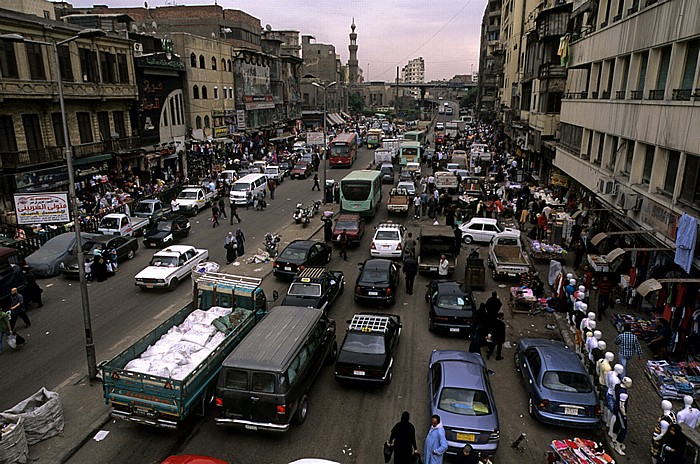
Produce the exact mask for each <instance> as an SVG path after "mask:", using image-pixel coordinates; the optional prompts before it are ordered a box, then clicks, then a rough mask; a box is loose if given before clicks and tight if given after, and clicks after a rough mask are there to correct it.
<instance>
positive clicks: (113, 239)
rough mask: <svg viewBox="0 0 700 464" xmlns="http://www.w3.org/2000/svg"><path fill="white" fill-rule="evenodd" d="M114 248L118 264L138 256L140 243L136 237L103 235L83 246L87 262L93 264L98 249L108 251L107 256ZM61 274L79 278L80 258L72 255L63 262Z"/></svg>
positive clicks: (60, 267)
mask: <svg viewBox="0 0 700 464" xmlns="http://www.w3.org/2000/svg"><path fill="white" fill-rule="evenodd" d="M112 248H114V249H116V250H117V262H118V263H120V262H122V261H126V260H128V259H132V258H133V257H134V256H136V251H137V250H138V249H139V242H138V240H137V239H136V238H134V237H125V236H112V235H103V236H98V237H95V238H92V239H90V241H89V242H88V243H86V244H85V245H83V255H85V261H88V262H92V259H93V257H94V256H95V251H96V250H98V249H102V250H106V251H105V253H107V254H106V255H105V256H108V255H109V250H111V249H112ZM59 269H60V271H61V274H63V275H64V276H67V277H78V258H77V257H76V256H73V255H71V256H70V257H69V258H68V259H66V260H65V261H63V262H62V263H61V265H60V266H59Z"/></svg>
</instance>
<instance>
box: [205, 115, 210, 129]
mask: <svg viewBox="0 0 700 464" xmlns="http://www.w3.org/2000/svg"><path fill="white" fill-rule="evenodd" d="M209 127H210V125H209V115H207V116H204V128H205V129H209Z"/></svg>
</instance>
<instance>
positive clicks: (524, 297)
mask: <svg viewBox="0 0 700 464" xmlns="http://www.w3.org/2000/svg"><path fill="white" fill-rule="evenodd" d="M536 304H537V298H535V295H533V294H532V289H530V288H527V287H511V288H510V300H509V303H508V306H509V307H510V312H511V314H512V315H513V317H515V315H516V314H518V313H520V314H526V313H530V311H532V310H533V309H534V308H535V305H536Z"/></svg>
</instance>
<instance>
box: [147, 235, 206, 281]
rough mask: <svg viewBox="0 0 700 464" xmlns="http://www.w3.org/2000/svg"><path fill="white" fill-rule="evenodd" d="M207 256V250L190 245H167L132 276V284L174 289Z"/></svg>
mask: <svg viewBox="0 0 700 464" xmlns="http://www.w3.org/2000/svg"><path fill="white" fill-rule="evenodd" d="M208 257H209V251H208V250H204V249H199V248H195V247H193V246H190V245H172V246H169V247H168V248H165V249H163V250H160V251H157V252H156V253H155V254H154V255H153V258H151V262H150V263H149V264H148V266H147V267H146V268H145V269H143V270H142V271H141V272H139V273H138V274H136V276H135V277H134V280H135V281H134V284H135V285H136V286H137V287H141V288H148V289H151V288H167V289H168V290H174V289H175V288H176V287H177V285H178V284H179V283H180V281H181V280H183V279H185V278H186V277H187V276H188V275H189V274H190V273H191V272H192V268H193V267H194V266H195V265H196V264H198V263H199V262H201V261H206V259H207V258H208Z"/></svg>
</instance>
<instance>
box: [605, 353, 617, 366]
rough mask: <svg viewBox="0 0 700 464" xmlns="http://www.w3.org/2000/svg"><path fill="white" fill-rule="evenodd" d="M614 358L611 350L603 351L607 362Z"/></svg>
mask: <svg viewBox="0 0 700 464" xmlns="http://www.w3.org/2000/svg"><path fill="white" fill-rule="evenodd" d="M614 359H615V355H614V354H613V353H612V351H608V352H606V353H605V360H606V361H607V362H609V363H611V362H613V360H614Z"/></svg>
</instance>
